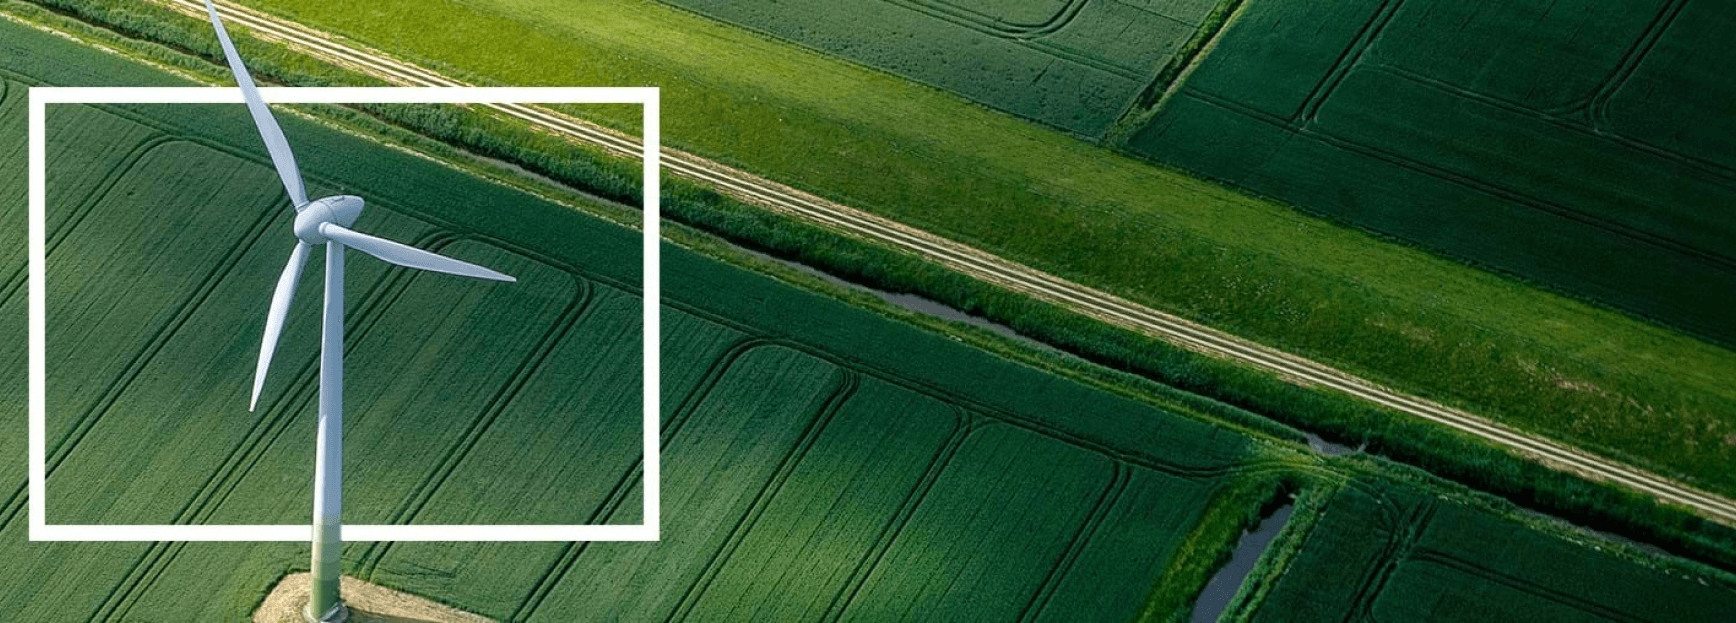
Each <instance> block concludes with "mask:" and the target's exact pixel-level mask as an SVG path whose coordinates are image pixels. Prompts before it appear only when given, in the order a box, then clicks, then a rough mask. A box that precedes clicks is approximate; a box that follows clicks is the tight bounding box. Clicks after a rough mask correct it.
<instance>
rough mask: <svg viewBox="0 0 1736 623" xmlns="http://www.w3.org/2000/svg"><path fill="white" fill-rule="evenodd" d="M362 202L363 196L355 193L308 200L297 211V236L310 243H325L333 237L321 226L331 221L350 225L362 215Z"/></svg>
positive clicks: (334, 223)
mask: <svg viewBox="0 0 1736 623" xmlns="http://www.w3.org/2000/svg"><path fill="white" fill-rule="evenodd" d="M362 204H363V202H362V198H361V197H357V196H354V195H334V196H331V197H325V198H321V199H317V200H314V201H311V202H308V203H307V204H306V205H303V206H301V207H300V208H299V209H298V210H297V211H296V215H295V237H296V238H299V239H301V241H302V242H305V243H308V244H310V245H321V244H325V243H326V241H328V240H331V238H330V237H328V236H326V234H325V232H323V231H320V228H321V226H322V225H325V224H327V223H331V224H333V225H337V226H338V227H345V228H347V227H349V226H350V225H352V224H354V223H355V222H356V217H359V216H361V215H362Z"/></svg>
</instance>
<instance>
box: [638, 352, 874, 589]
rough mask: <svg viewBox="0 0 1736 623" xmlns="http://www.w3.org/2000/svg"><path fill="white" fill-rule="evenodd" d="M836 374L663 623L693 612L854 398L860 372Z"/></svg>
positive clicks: (858, 386)
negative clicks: (792, 442) (834, 382)
mask: <svg viewBox="0 0 1736 623" xmlns="http://www.w3.org/2000/svg"><path fill="white" fill-rule="evenodd" d="M837 374H838V376H839V377H840V378H839V380H838V382H837V386H836V387H834V388H833V390H832V395H830V396H827V397H826V399H825V400H824V401H822V402H821V403H820V408H819V409H818V410H817V411H816V413H815V414H814V415H811V416H809V419H808V423H807V424H806V425H805V426H804V427H803V430H802V433H801V436H800V437H798V438H797V439H796V443H795V445H793V446H791V447H790V449H789V450H787V451H785V452H784V456H783V457H782V458H780V459H779V460H778V467H777V469H776V470H774V471H773V472H772V475H771V478H769V479H768V480H767V481H766V482H765V483H763V484H761V485H760V488H759V491H757V492H755V493H754V495H753V499H752V500H751V501H749V503H748V507H747V510H746V511H745V512H743V513H742V514H741V515H740V516H739V517H737V518H736V521H735V525H733V526H730V529H729V533H728V534H726V535H724V538H723V542H722V543H719V544H718V547H717V550H716V551H714V552H712V553H711V556H709V557H707V558H706V561H705V566H704V567H703V568H701V569H700V571H699V577H698V578H695V579H694V581H693V582H692V583H690V584H688V585H687V589H686V590H685V591H683V592H682V594H681V599H679V600H677V601H676V602H675V607H674V608H673V609H671V610H670V611H669V614H668V615H667V616H665V617H664V618H663V621H664V623H674V622H675V621H685V620H686V619H687V618H688V617H689V616H690V615H692V614H693V608H694V607H695V606H696V605H697V604H698V603H699V600H700V598H701V597H703V596H704V594H705V591H706V590H708V589H710V588H711V584H712V583H713V582H715V581H716V580H717V576H718V574H720V573H722V572H723V567H724V566H726V565H728V564H729V560H730V559H731V558H732V557H734V556H735V552H736V550H738V549H740V548H741V542H742V540H744V539H746V538H747V535H748V533H749V532H752V531H753V529H754V527H755V526H757V525H759V521H760V518H761V517H763V516H765V512H766V509H767V508H769V507H771V504H772V500H773V499H774V498H776V497H777V496H778V494H779V493H782V492H783V489H784V484H785V483H787V482H789V480H790V478H791V476H793V475H794V474H795V472H796V470H797V469H798V468H800V467H801V464H802V461H803V459H805V458H807V456H808V452H809V451H811V450H813V448H814V444H815V443H818V442H819V439H820V437H821V436H822V435H824V434H826V429H827V428H829V427H831V425H832V422H833V421H835V420H836V419H837V417H838V413H839V412H842V411H843V410H844V408H845V407H846V406H847V405H848V404H849V403H850V401H851V400H852V399H854V398H855V397H856V395H857V392H858V391H859V390H860V389H861V386H862V378H861V377H862V375H861V373H859V372H857V371H856V370H854V369H851V368H847V367H838V371H837Z"/></svg>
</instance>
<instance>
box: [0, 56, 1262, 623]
mask: <svg viewBox="0 0 1736 623" xmlns="http://www.w3.org/2000/svg"><path fill="white" fill-rule="evenodd" d="M0 32H3V33H4V34H5V36H6V39H7V41H8V45H9V46H10V49H13V50H17V51H21V52H23V54H21V55H11V56H7V57H6V58H7V60H6V61H4V64H0V72H3V74H0V75H4V76H5V77H6V82H5V84H6V86H5V96H4V99H0V107H3V108H0V110H3V111H4V112H5V113H6V116H5V124H6V126H5V127H6V128H7V137H8V138H7V141H8V142H9V143H21V142H22V141H23V135H22V132H21V131H20V130H21V129H22V127H21V124H20V123H19V120H20V117H21V113H22V107H20V106H18V102H20V101H21V98H23V97H24V93H25V90H24V88H23V85H24V84H25V83H38V82H50V83H58V84H66V83H74V84H81V83H91V82H100V83H112V82H120V83H125V84H162V83H165V78H164V77H163V76H161V75H160V74H153V73H151V72H146V71H143V70H141V69H139V68H137V67H135V66H129V65H125V64H121V63H120V62H119V61H118V60H116V59H115V58H112V57H109V58H105V57H103V56H101V55H99V54H98V53H96V52H94V51H90V50H88V49H83V48H78V47H76V46H75V45H74V44H72V43H70V42H66V41H63V40H58V39H54V38H52V37H50V36H49V35H45V34H41V33H37V32H34V31H31V30H28V29H25V28H23V27H20V26H17V25H13V24H11V23H0ZM171 83H172V82H171ZM284 122H285V126H286V131H287V133H288V134H289V135H291V136H292V137H294V138H293V139H292V140H293V141H294V142H295V145H296V146H297V155H298V157H299V159H300V161H301V163H302V165H303V167H304V169H305V170H306V171H307V178H308V180H309V183H310V191H311V192H312V194H316V195H319V194H329V193H334V192H349V193H357V194H361V195H363V196H365V197H366V198H367V199H368V200H369V212H367V213H366V214H364V216H363V222H362V223H360V224H359V225H358V227H359V228H365V229H366V230H367V231H370V232H374V233H378V234H380V235H383V236H388V237H392V238H395V239H399V240H409V241H415V242H417V243H419V244H422V245H426V246H430V247H433V248H437V249H440V250H441V251H442V252H444V253H449V254H451V255H453V256H456V257H460V258H464V259H466V260H470V261H475V262H480V263H484V264H488V265H490V266H494V267H498V268H500V269H502V270H505V271H507V272H510V273H512V274H514V275H516V276H517V277H518V278H519V282H518V283H516V284H511V285H503V284H494V283H485V282H474V281H466V280H458V279H444V278H442V276H440V275H432V274H427V275H424V274H415V273H411V272H409V271H403V270H398V269H395V268H387V267H386V266H385V265H384V264H382V263H379V262H372V261H366V260H362V259H358V260H357V261H355V262H353V263H352V264H353V265H352V268H351V273H350V291H351V297H350V299H349V301H348V304H349V323H350V327H349V328H350V332H349V335H348V344H347V347H348V350H349V353H350V356H349V358H348V367H349V369H350V374H349V375H348V382H347V388H346V398H347V404H346V411H347V415H348V416H349V417H348V418H346V420H347V421H346V441H347V443H346V446H347V448H346V454H345V460H346V462H347V465H346V470H345V472H346V473H345V476H346V494H347V495H346V497H347V502H348V503H347V504H346V509H345V510H346V516H345V517H346V520H347V521H348V522H351V523H418V522H420V523H505V524H514V523H535V522H548V523H637V522H638V521H639V518H640V517H641V516H642V515H641V513H642V510H643V509H641V508H639V507H638V504H639V496H638V491H639V489H638V478H639V475H638V472H637V461H638V459H639V457H638V453H637V450H638V448H639V439H640V437H639V435H640V431H639V424H640V419H639V405H638V402H637V397H638V387H639V384H640V382H641V379H640V378H639V374H638V362H639V360H638V348H637V346H638V343H639V339H638V329H637V327H638V322H639V303H638V300H639V299H638V296H637V293H636V286H635V285H634V284H635V283H636V282H637V276H636V275H635V271H636V269H637V265H638V236H637V234H636V233H635V232H633V231H632V230H629V229H625V228H622V227H619V226H617V225H614V224H611V223H608V222H606V221H602V220H599V219H595V218H592V217H587V216H582V215H579V214H576V213H574V212H572V211H571V210H570V208H567V207H563V206H559V205H555V204H551V203H547V202H543V201H540V200H537V199H534V198H532V197H530V196H528V195H524V194H520V193H517V192H514V191H511V190H508V189H506V188H503V187H499V186H496V185H492V184H488V183H485V182H482V181H480V180H477V179H474V178H470V177H467V176H465V175H463V174H460V173H457V172H454V171H452V170H449V169H446V168H443V167H440V166H437V165H432V164H429V163H427V162H425V161H421V160H419V159H417V158H415V157H413V156H410V155H407V154H403V153H400V152H397V151H393V150H388V149H384V148H381V147H379V146H377V145H372V144H370V143H369V142H368V141H366V140H364V139H361V138H358V137H354V136H350V135H345V134H341V133H338V132H334V131H332V130H330V129H326V128H323V127H319V126H316V125H313V124H309V123H306V122H303V121H301V120H299V119H296V118H293V117H284ZM48 125H49V126H50V127H52V128H54V129H53V130H52V131H51V135H50V137H49V139H48V143H49V148H48V153H49V165H48V171H49V179H50V184H49V193H48V199H49V212H50V213H52V214H54V216H53V217H51V218H50V219H49V232H50V239H51V241H52V242H51V245H50V250H49V256H48V271H47V283H48V284H49V290H48V292H49V297H48V299H49V302H48V312H47V313H48V317H49V318H50V320H49V324H48V342H49V343H50V344H51V346H50V347H49V351H50V356H49V361H48V378H49V382H48V386H49V395H48V412H49V417H48V423H49V430H48V440H49V469H50V472H49V478H48V487H47V490H48V499H47V500H46V504H47V509H48V521H49V522H50V523H91V524H130V523H145V524H151V523H163V524H168V523H175V524H231V523H301V522H305V521H306V519H307V517H306V516H307V506H308V503H309V502H308V500H309V499H310V496H309V492H308V489H309V482H310V478H309V472H308V470H309V467H310V463H309V460H310V459H309V457H310V456H311V455H310V452H311V449H312V447H313V440H312V434H313V429H312V418H311V417H310V416H311V414H312V408H313V405H312V402H313V399H314V394H315V381H314V371H315V368H316V366H315V365H314V352H313V343H314V341H313V339H312V336H314V335H317V327H316V326H315V322H314V319H315V318H316V317H317V315H316V314H314V313H311V310H310V309H309V307H312V305H311V304H310V303H308V302H307V301H313V300H317V296H316V295H315V292H316V291H317V286H315V285H312V284H304V287H303V291H302V292H301V293H300V295H299V296H298V299H299V300H300V301H302V302H303V303H302V307H301V310H302V311H301V312H299V313H297V314H296V315H295V317H294V320H293V321H292V322H291V324H290V326H288V327H287V329H286V342H285V345H284V349H283V350H282V351H280V353H279V355H278V357H279V359H277V361H278V362H279V365H280V366H281V367H280V368H278V369H279V370H280V376H278V377H276V382H275V383H274V384H273V386H272V388H271V390H270V391H269V392H268V394H267V396H266V397H265V399H264V400H263V401H262V403H261V409H260V411H259V412H258V413H248V412H247V411H246V410H245V408H244V406H243V405H244V400H245V396H246V389H247V385H246V383H247V375H246V374H245V371H246V370H248V369H249V363H250V362H251V361H252V358H253V357H254V356H255V355H256V349H257V339H258V338H257V336H256V335H254V334H255V333H257V331H258V327H259V324H258V323H259V322H260V320H258V319H259V318H261V317H262V316H261V314H262V313H263V312H264V309H263V307H264V304H265V293H266V292H267V291H268V290H269V287H270V284H271V283H272V281H273V279H274V276H275V272H276V270H277V264H278V262H279V261H281V256H282V252H283V250H284V249H283V248H282V247H284V245H283V244H279V243H281V242H285V241H287V240H288V237H287V233H288V224H289V223H288V221H289V219H288V218H287V216H288V212H287V210H286V209H285V208H286V207H287V206H286V205H285V204H284V202H283V201H282V199H281V197H279V194H280V193H279V191H278V190H277V187H276V184H275V183H274V182H273V181H272V173H271V170H270V168H269V166H268V165H267V164H266V163H265V160H264V157H263V154H260V153H256V151H257V146H256V145H255V144H254V143H253V141H255V139H254V138H253V137H252V132H253V130H252V129H251V125H250V123H249V121H248V119H247V117H246V116H245V113H244V111H243V110H242V109H241V108H240V107H238V106H188V105H176V106H167V105H144V106H105V107H90V106H57V107H55V108H54V109H53V110H52V111H51V113H50V115H49V119H48ZM5 165H6V169H7V170H8V171H9V172H11V171H16V170H21V169H22V168H23V163H22V162H21V161H20V160H18V159H16V158H14V159H11V160H8V161H6V163H5ZM386 172H390V173H389V174H387V173H386ZM6 180H8V184H9V185H8V186H7V187H5V188H4V190H5V192H7V193H16V191H17V188H18V186H19V184H20V183H21V182H22V178H21V177H19V176H14V175H10V173H9V176H8V177H7V178H6ZM431 189H432V190H431ZM477 206H487V207H488V210H487V211H486V212H479V211H478V210H477ZM21 234H22V232H21V231H20V232H14V233H13V235H14V237H15V238H21V237H22V236H21ZM12 242H13V243H16V242H18V240H13V241H12ZM17 268H18V262H17V261H16V260H14V264H13V265H11V266H8V267H7V270H8V271H9V272H10V273H13V274H16V270H17ZM664 269H665V275H664V279H665V284H666V290H665V305H666V306H665V317H664V322H665V332H664V335H663V343H664V347H663V348H664V351H663V352H664V362H665V374H664V377H663V400H664V404H665V405H666V409H665V411H664V414H663V415H664V419H663V426H662V438H663V441H664V446H663V456H664V461H663V462H664V465H665V467H664V472H663V474H662V483H663V484H662V489H661V492H662V499H663V506H662V513H663V516H664V521H663V524H662V541H661V542H660V543H656V544H644V543H640V544H615V543H596V544H572V543H549V544H515V545H492V544H369V543H357V544H351V545H350V546H349V547H348V548H347V549H346V552H345V565H346V569H347V570H348V572H350V573H352V574H355V575H359V576H362V577H366V578H370V579H372V580H374V581H377V582H381V583H384V584H387V585H390V586H396V587H400V588H404V589H409V590H413V591H416V592H418V593H423V594H428V595H431V596H434V597H435V598H437V599H439V600H441V601H445V602H448V603H451V604H454V605H457V606H459V607H462V608H465V609H468V610H472V611H475V612H479V613H482V614H484V615H487V616H490V617H494V618H498V619H502V620H515V621H551V622H566V621H574V620H581V619H591V618H597V617H606V616H607V615H606V613H611V612H613V613H635V615H636V616H644V617H648V618H664V617H677V618H685V619H687V620H706V621H711V620H766V619H767V618H768V617H769V618H779V619H787V618H791V617H806V616H813V615H817V614H819V613H824V612H830V613H832V616H839V617H844V618H851V619H867V620H880V619H884V618H886V617H888V616H891V615H890V614H888V613H889V612H897V611H900V610H899V609H909V608H916V610H914V612H921V613H926V614H931V615H934V616H941V617H944V618H987V619H1014V618H1018V617H1020V616H1031V617H1036V618H1042V619H1047V620H1069V619H1072V618H1074V617H1076V616H1080V615H1089V616H1092V617H1105V618H1126V617H1131V616H1132V615H1133V613H1134V612H1136V611H1137V610H1138V608H1139V607H1140V606H1141V604H1142V603H1143V600H1144V598H1145V596H1146V594H1147V592H1148V591H1149V590H1150V588H1151V586H1152V585H1153V584H1154V582H1155V578H1156V574H1157V573H1159V572H1160V571H1161V570H1162V568H1163V563H1164V562H1165V560H1166V559H1167V557H1168V556H1169V555H1170V553H1171V551H1172V550H1173V549H1174V547H1175V546H1176V544H1177V542H1178V539H1179V538H1180V537H1181V536H1182V535H1185V534H1186V529H1187V527H1188V526H1190V525H1192V524H1194V523H1196V522H1198V521H1199V520H1200V518H1201V514H1202V512H1203V510H1204V508H1205V503H1206V500H1207V499H1208V498H1209V497H1210V495H1211V494H1212V492H1213V491H1214V490H1216V489H1217V488H1218V487H1219V486H1220V485H1221V484H1222V483H1223V482H1224V481H1225V480H1226V479H1229V478H1233V477H1234V474H1235V473H1237V472H1238V471H1239V470H1240V469H1241V468H1240V467H1238V466H1239V465H1241V464H1243V463H1245V462H1247V461H1248V460H1249V458H1250V455H1249V440H1248V438H1246V437H1245V436H1242V435H1239V434H1235V433H1231V432H1229V431H1227V430H1224V429H1219V428H1216V427H1213V426H1210V425H1207V424H1204V423H1201V422H1199V421H1196V420H1193V419H1189V418H1187V417H1183V416H1182V415H1178V414H1176V413H1172V412H1169V411H1165V410H1161V409H1158V408H1155V407H1153V406H1152V405H1149V404H1145V403H1139V402H1134V401H1131V400H1129V399H1127V398H1123V397H1119V396H1116V395H1113V394H1109V393H1106V392H1103V391H1101V390H1095V389H1090V388H1087V387H1086V386H1084V385H1080V384H1078V383H1076V382H1071V381H1066V380H1063V379H1061V378H1059V377H1056V376H1053V375H1050V374H1046V373H1043V372H1040V371H1038V370H1035V369H1032V368H1029V367H1025V366H1022V365H1018V364H1014V363H1012V362H1010V361H1006V360H1004V359H1000V358H998V357H996V356H993V355H989V354H987V353H984V352H981V351H977V350H974V349H971V348H969V347H966V346H963V345H959V344H956V343H954V342H952V341H951V340H949V339H947V338H945V337H944V336H941V335H936V334H932V333H928V332H924V331H920V330H917V329H915V328H913V327H911V326H908V325H902V324H899V323H895V322H893V321H890V320H887V319H884V318H881V317H879V316H877V315H875V314H872V313H870V312H866V311H862V310H857V309H854V308H851V307H849V306H847V305H845V304H843V303H841V302H837V301H834V300H832V299H829V298H825V297H822V296H819V295H816V294H812V293H808V292H804V291H801V290H798V289H795V288H793V287H792V286H789V285H786V284H783V283H780V282H778V281H775V280H771V279H767V278H765V277H763V276H757V275H754V274H751V273H747V272H745V271H742V270H740V269H737V268H733V267H731V266H729V265H726V264H723V263H720V262H718V261H716V260H710V259H705V258H702V257H699V256H697V255H695V254H694V253H692V252H690V251H685V250H683V249H681V248H679V247H675V246H670V247H667V248H666V250H665V260H664ZM310 281H315V280H310ZM316 283H317V281H316ZM11 292H12V294H11V296H9V297H8V298H7V299H6V300H5V301H4V303H3V304H0V315H3V316H4V317H5V318H7V319H8V322H9V323H10V324H9V325H8V327H9V328H8V330H9V331H12V332H14V333H18V334H20V335H21V334H22V326H21V323H20V321H21V319H22V317H23V306H24V296H23V293H22V290H20V289H18V288H13V289H12V290H11ZM6 344H7V346H6V347H5V349H4V351H3V352H4V355H0V356H3V357H5V358H6V359H7V360H8V361H13V362H14V363H18V364H19V365H20V366H22V361H23V357H24V353H23V344H24V340H22V339H15V340H9V341H7V342H6ZM912 352H919V353H922V354H923V355H922V357H920V358H917V359H916V360H914V361H913V360H912V358H911V357H910V356H909V353H912ZM19 377H21V375H9V377H8V378H9V379H12V380H11V381H9V382H16V380H17V379H18V378H19ZM0 417H3V418H4V420H5V422H6V426H8V427H11V428H21V427H22V426H23V422H24V411H23V405H22V402H21V401H15V402H14V403H13V404H12V405H11V406H10V407H8V408H6V410H5V411H4V413H3V414H0ZM8 438H9V439H13V440H17V439H21V436H16V435H14V436H8ZM4 449H5V450H8V451H18V452H21V451H22V448H21V444H17V443H14V442H8V445H7V446H6V448H4ZM4 469H5V471H4V472H3V477H4V478H5V480H6V481H9V483H11V484H10V485H9V491H8V493H9V495H10V498H9V500H8V505H7V506H6V507H5V514H4V516H3V517H0V519H3V520H4V527H3V528H0V551H3V552H4V554H3V555H4V556H5V557H6V559H7V560H9V561H11V562H10V563H9V564H7V565H5V566H4V568H0V587H3V588H0V594H3V595H4V598H3V599H0V619H5V620H8V621H33V622H35V621H61V620H69V621H70V620H78V621H87V620H97V621H159V620H171V619H174V620H197V621H219V620H225V621H226V620H239V619H240V618H242V617H244V616H245V614H246V613H247V612H248V611H250V610H251V609H252V608H253V607H254V606H255V605H256V603H257V601H258V599H259V598H260V597H262V596H263V594H264V592H265V591H266V589H268V588H269V587H270V586H271V584H272V583H274V582H275V581H276V580H277V578H278V577H280V576H281V575H282V574H284V573H286V572H288V571H292V570H295V569H300V568H303V566H304V565H305V561H304V560H303V558H304V557H305V546H303V545H299V544H257V545H247V544H236V545H224V544H201V543H193V544H177V543H157V544H150V543H137V544H133V543H116V544H44V543H31V542H28V541H26V540H25V529H26V522H25V521H24V515H23V502H24V497H23V465H22V464H17V463H14V464H11V465H8V466H7V467H6V468H4ZM938 542H944V543H948V544H950V547H952V548H954V549H952V550H946V549H938V548H936V547H934V545H933V544H934V543H938ZM765 569H784V570H787V573H784V574H768V573H766V572H765ZM599 578H608V580H607V581H598V579H599ZM888 609H891V610H888Z"/></svg>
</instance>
